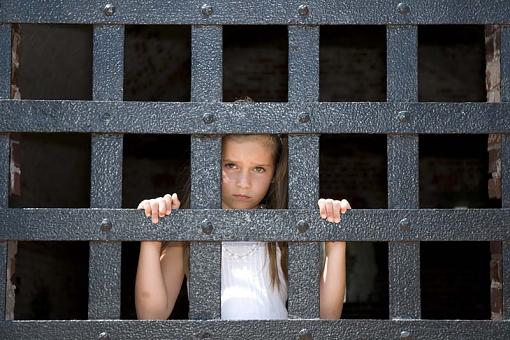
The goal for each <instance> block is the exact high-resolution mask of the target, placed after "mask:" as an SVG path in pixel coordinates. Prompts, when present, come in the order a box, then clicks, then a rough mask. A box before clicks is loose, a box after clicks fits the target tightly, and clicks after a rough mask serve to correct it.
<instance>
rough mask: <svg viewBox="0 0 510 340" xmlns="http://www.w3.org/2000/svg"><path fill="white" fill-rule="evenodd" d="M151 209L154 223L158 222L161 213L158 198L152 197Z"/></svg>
mask: <svg viewBox="0 0 510 340" xmlns="http://www.w3.org/2000/svg"><path fill="white" fill-rule="evenodd" d="M149 203H150V209H151V214H152V223H158V214H159V203H158V200H157V199H151V200H150V201H149Z"/></svg>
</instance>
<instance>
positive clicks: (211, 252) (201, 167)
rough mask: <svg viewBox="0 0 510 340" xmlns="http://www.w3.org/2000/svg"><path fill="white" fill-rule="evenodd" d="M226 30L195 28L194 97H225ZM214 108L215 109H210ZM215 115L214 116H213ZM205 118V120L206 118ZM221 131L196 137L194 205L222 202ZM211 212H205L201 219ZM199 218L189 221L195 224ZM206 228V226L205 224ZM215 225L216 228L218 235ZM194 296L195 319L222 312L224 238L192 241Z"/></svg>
mask: <svg viewBox="0 0 510 340" xmlns="http://www.w3.org/2000/svg"><path fill="white" fill-rule="evenodd" d="M222 34H223V30H222V29H221V28H220V27H211V26H198V27H197V26H194V27H193V28H192V42H191V48H192V61H191V84H192V87H191V100H192V102H219V101H221V100H222V92H223V91H222V88H223V87H222V81H223V77H222V73H223V68H222V65H223V58H222V56H223V50H222V48H223V43H222V41H223V40H222V38H223V36H222ZM193 105H196V103H193ZM206 113H209V112H206ZM213 118H214V117H213ZM202 124H203V123H202ZM220 183H221V137H220V136H198V135H193V136H192V137H191V208H193V209H213V208H216V209H219V208H221V184H220ZM205 219H206V218H203V219H202V220H201V221H200V223H202V222H203V220H205ZM194 225H197V224H187V225H186V226H188V228H193V226H194ZM200 230H201V231H202V228H200ZM214 233H215V231H213V230H211V233H210V234H207V233H204V232H203V231H202V234H203V235H212V234H214ZM188 282H189V288H190V291H189V292H188V298H189V301H190V308H189V318H190V319H219V318H220V317H221V244H219V243H210V242H203V243H191V247H190V277H189V281H188Z"/></svg>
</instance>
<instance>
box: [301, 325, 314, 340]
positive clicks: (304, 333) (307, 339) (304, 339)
mask: <svg viewBox="0 0 510 340" xmlns="http://www.w3.org/2000/svg"><path fill="white" fill-rule="evenodd" d="M298 335H299V340H312V339H313V337H312V334H310V332H309V331H308V329H306V328H303V329H302V330H300V331H299V334H298Z"/></svg>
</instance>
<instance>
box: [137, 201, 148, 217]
mask: <svg viewBox="0 0 510 340" xmlns="http://www.w3.org/2000/svg"><path fill="white" fill-rule="evenodd" d="M138 207H139V209H143V210H145V211H144V212H145V217H149V216H150V215H151V205H150V204H149V201H148V200H143V201H141V202H140V204H139V205H138Z"/></svg>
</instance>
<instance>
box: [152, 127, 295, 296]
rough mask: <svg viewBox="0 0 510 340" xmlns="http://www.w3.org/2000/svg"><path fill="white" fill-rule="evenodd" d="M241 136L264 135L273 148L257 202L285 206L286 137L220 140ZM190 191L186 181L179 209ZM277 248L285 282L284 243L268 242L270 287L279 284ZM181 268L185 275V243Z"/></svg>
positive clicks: (267, 205)
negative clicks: (268, 173)
mask: <svg viewBox="0 0 510 340" xmlns="http://www.w3.org/2000/svg"><path fill="white" fill-rule="evenodd" d="M243 137H268V138H269V142H270V144H271V146H272V147H273V159H274V164H275V172H274V175H273V179H272V181H271V184H270V186H269V189H268V191H267V194H266V195H265V196H264V198H263V199H262V201H261V203H262V204H263V205H264V207H265V208H267V209H287V203H288V202H287V200H288V194H287V188H288V175H287V164H288V156H287V154H288V146H287V137H286V136H279V135H270V134H249V135H225V136H224V137H223V142H225V141H226V140H228V139H229V138H243ZM190 193H191V182H190V180H189V178H188V180H187V181H186V183H185V186H184V190H183V195H182V200H181V208H184V209H187V208H189V207H190ZM169 244H170V242H169V241H164V242H163V244H162V246H161V253H162V254H163V253H164V252H165V250H166V248H167V246H168V245H169ZM278 248H279V249H280V252H281V260H280V265H281V267H282V271H283V273H284V277H285V281H287V279H288V246H287V242H268V243H267V252H268V255H269V276H270V278H271V285H272V286H273V287H275V286H276V287H278V288H279V287H280V284H281V282H280V277H279V275H278V261H277V260H278V258H277V249H278ZM184 271H185V273H186V276H187V277H189V243H188V244H186V247H185V252H184Z"/></svg>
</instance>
